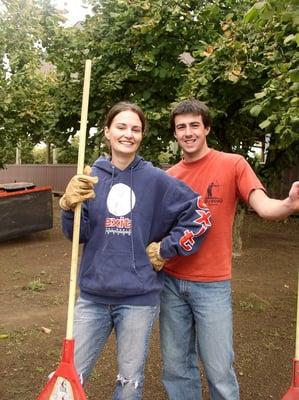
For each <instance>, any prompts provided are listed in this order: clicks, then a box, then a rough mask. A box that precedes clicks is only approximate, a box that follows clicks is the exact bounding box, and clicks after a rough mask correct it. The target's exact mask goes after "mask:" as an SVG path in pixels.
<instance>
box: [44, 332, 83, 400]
mask: <svg viewBox="0 0 299 400" xmlns="http://www.w3.org/2000/svg"><path fill="white" fill-rule="evenodd" d="M36 400H87V398H86V395H85V393H84V391H83V388H82V385H81V383H80V379H79V376H78V374H77V371H76V369H75V366H74V340H73V339H72V340H67V339H65V340H64V343H63V351H62V357H61V362H60V364H59V367H58V368H57V370H56V371H55V372H54V374H53V376H52V377H51V378H50V380H49V381H48V382H47V384H46V386H45V387H44V388H43V390H42V392H41V393H40V395H39V396H38V397H37V399H36Z"/></svg>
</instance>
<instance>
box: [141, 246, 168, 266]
mask: <svg viewBox="0 0 299 400" xmlns="http://www.w3.org/2000/svg"><path fill="white" fill-rule="evenodd" d="M160 246H161V242H159V243H157V242H152V243H150V244H149V245H148V246H147V248H146V253H147V255H148V257H149V259H150V262H151V263H152V265H153V268H154V270H155V271H161V269H162V268H163V267H164V264H165V261H166V260H164V258H163V257H161V255H160Z"/></svg>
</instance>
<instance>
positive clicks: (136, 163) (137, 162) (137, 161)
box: [93, 156, 152, 176]
mask: <svg viewBox="0 0 299 400" xmlns="http://www.w3.org/2000/svg"><path fill="white" fill-rule="evenodd" d="M146 166H148V167H149V166H152V164H151V163H150V162H148V161H144V159H143V158H142V157H140V156H136V157H135V158H134V160H133V161H132V162H131V164H129V165H128V166H127V167H126V168H125V169H124V170H120V169H119V168H117V167H115V166H114V165H113V164H112V163H111V158H110V157H109V158H107V157H99V158H98V159H97V160H96V161H95V163H94V164H93V168H95V175H97V173H96V169H99V170H101V171H104V172H106V173H108V174H110V175H113V176H117V175H118V174H119V173H123V172H125V171H128V170H138V169H141V168H144V167H146Z"/></svg>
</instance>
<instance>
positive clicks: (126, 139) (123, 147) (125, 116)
mask: <svg viewBox="0 0 299 400" xmlns="http://www.w3.org/2000/svg"><path fill="white" fill-rule="evenodd" d="M142 134H143V132H142V123H141V120H140V118H139V116H138V114H136V113H135V112H133V111H130V110H127V111H121V112H120V113H119V114H117V115H116V116H115V117H114V118H113V120H112V123H111V125H110V127H109V128H108V127H107V126H106V127H105V136H106V138H107V139H108V140H109V142H110V146H111V151H112V155H117V154H120V155H128V156H132V155H135V154H136V152H137V150H138V148H139V146H140V143H141V140H142Z"/></svg>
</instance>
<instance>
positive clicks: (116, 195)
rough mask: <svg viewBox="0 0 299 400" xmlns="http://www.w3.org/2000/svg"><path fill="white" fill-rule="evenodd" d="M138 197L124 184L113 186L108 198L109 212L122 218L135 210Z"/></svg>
mask: <svg viewBox="0 0 299 400" xmlns="http://www.w3.org/2000/svg"><path fill="white" fill-rule="evenodd" d="M135 202H136V197H135V194H134V192H133V190H131V188H130V187H129V186H127V185H125V184H124V183H117V184H116V185H113V186H112V188H111V189H110V192H109V194H108V197H107V208H108V210H109V212H110V213H111V214H113V215H115V216H117V217H122V216H124V215H126V214H128V213H129V212H130V211H131V210H133V208H134V206H135Z"/></svg>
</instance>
